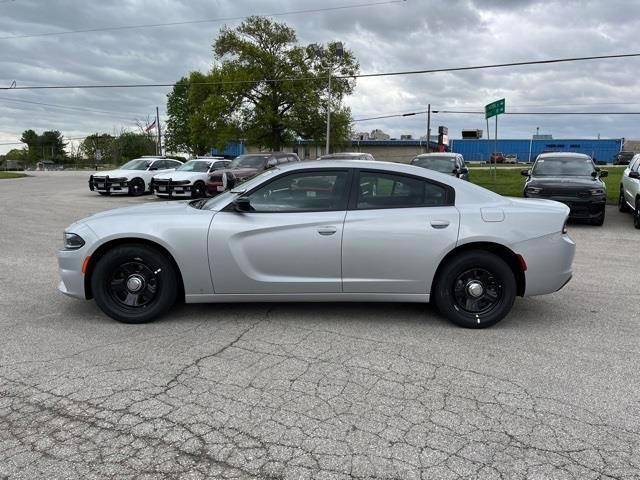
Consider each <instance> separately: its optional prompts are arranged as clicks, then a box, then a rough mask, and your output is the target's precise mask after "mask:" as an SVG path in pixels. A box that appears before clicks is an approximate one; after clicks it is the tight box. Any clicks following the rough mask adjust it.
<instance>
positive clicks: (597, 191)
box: [589, 188, 604, 196]
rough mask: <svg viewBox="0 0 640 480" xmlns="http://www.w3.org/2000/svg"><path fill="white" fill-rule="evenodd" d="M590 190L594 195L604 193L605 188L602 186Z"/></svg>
mask: <svg viewBox="0 0 640 480" xmlns="http://www.w3.org/2000/svg"><path fill="white" fill-rule="evenodd" d="M589 192H590V193H591V195H592V196H597V195H604V190H603V189H602V188H592V189H591V190H589Z"/></svg>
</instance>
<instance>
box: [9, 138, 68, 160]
mask: <svg viewBox="0 0 640 480" xmlns="http://www.w3.org/2000/svg"><path fill="white" fill-rule="evenodd" d="M20 141H21V142H23V143H26V145H27V155H26V160H27V161H28V162H30V163H35V162H37V161H40V160H52V161H54V162H60V163H63V162H65V161H66V159H67V152H66V151H65V147H66V146H67V142H65V141H64V137H63V135H62V134H61V133H60V132H59V131H58V130H49V131H46V132H43V133H42V135H38V134H37V133H36V132H35V131H33V130H25V131H24V132H23V133H22V137H21V138H20Z"/></svg>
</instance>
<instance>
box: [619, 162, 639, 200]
mask: <svg viewBox="0 0 640 480" xmlns="http://www.w3.org/2000/svg"><path fill="white" fill-rule="evenodd" d="M638 171H640V155H635V156H634V157H633V160H631V162H629V166H628V167H627V168H626V169H625V171H624V174H623V175H622V191H623V195H624V199H625V201H626V202H627V203H628V204H629V205H631V206H632V207H634V205H635V196H636V193H637V192H638V191H640V180H638V179H634V178H631V177H629V174H630V173H631V172H638Z"/></svg>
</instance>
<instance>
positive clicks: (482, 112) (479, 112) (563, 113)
mask: <svg viewBox="0 0 640 480" xmlns="http://www.w3.org/2000/svg"><path fill="white" fill-rule="evenodd" d="M431 113H453V114H455V113H459V114H463V115H466V114H470V115H484V111H466V112H464V111H459V110H431ZM500 115H640V112H504V113H501V114H500Z"/></svg>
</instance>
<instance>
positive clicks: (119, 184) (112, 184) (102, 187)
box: [89, 175, 129, 193]
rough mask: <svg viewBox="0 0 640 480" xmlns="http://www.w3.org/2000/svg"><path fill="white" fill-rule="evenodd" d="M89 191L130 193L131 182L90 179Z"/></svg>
mask: <svg viewBox="0 0 640 480" xmlns="http://www.w3.org/2000/svg"><path fill="white" fill-rule="evenodd" d="M89 190H91V191H92V192H93V191H97V192H104V193H112V192H124V191H127V192H128V191H129V180H127V179H126V178H109V176H106V177H94V176H93V175H91V176H90V177H89Z"/></svg>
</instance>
